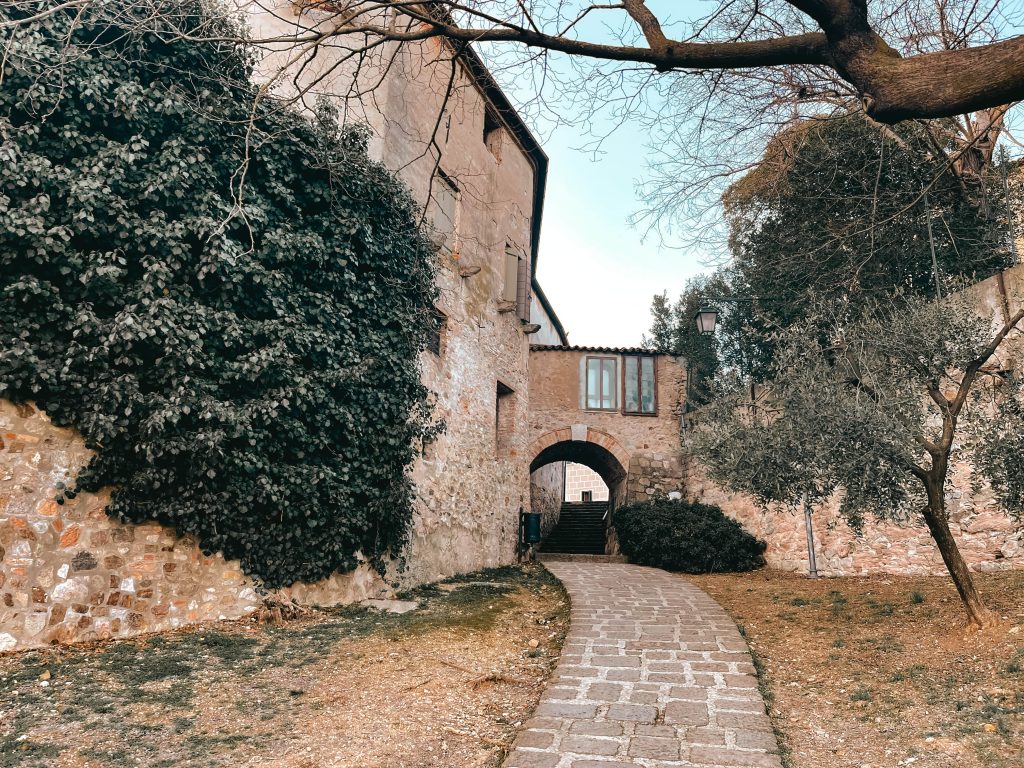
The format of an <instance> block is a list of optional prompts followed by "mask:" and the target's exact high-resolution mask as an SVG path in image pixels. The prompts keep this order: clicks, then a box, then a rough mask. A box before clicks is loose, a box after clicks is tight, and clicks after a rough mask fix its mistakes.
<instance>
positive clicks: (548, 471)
mask: <svg viewBox="0 0 1024 768" xmlns="http://www.w3.org/2000/svg"><path fill="white" fill-rule="evenodd" d="M564 498H565V462H564V461H556V462H554V463H553V464H548V465H547V466H544V467H541V468H540V469H538V470H537V471H536V472H533V473H532V474H531V475H530V511H531V512H537V513H539V514H540V533H541V538H547V535H548V534H549V533H550V532H551V529H552V528H554V527H555V524H556V523H557V522H558V515H559V513H560V512H561V510H562V500H563V499H564Z"/></svg>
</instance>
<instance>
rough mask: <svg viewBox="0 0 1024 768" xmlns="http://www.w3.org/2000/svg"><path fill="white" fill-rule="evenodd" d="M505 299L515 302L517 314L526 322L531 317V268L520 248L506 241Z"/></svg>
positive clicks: (503, 291) (503, 288)
mask: <svg viewBox="0 0 1024 768" xmlns="http://www.w3.org/2000/svg"><path fill="white" fill-rule="evenodd" d="M501 298H502V300H503V301H511V302H515V305H516V314H517V315H518V316H519V318H520V319H521V320H523V321H524V322H528V321H529V319H530V270H529V264H528V262H527V260H526V259H525V258H523V256H522V255H520V252H519V249H518V248H516V247H515V246H514V245H513V244H512V243H505V282H504V285H503V286H502V289H501Z"/></svg>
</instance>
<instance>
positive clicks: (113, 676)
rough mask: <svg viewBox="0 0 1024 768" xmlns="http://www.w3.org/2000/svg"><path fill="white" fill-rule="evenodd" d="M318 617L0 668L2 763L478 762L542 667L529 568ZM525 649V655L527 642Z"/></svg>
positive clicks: (59, 766)
mask: <svg viewBox="0 0 1024 768" xmlns="http://www.w3.org/2000/svg"><path fill="white" fill-rule="evenodd" d="M408 597H409V598H410V599H414V600H419V601H420V602H421V607H420V608H419V609H417V610H415V611H413V612H411V613H406V614H403V615H394V614H386V613H381V612H377V611H371V610H365V609H353V608H349V609H339V610H332V611H323V612H317V613H315V614H313V615H310V616H306V617H303V618H300V619H297V620H293V621H289V622H286V623H284V624H283V625H280V626H268V625H265V624H258V623H255V622H237V623H230V624H228V623H225V624H218V625H210V626H206V627H203V628H200V629H198V630H195V629H193V630H189V631H182V632H177V633H171V634H164V635H150V636H147V637H143V638H139V639H137V640H130V641H117V642H106V643H98V644H94V645H90V646H79V647H73V648H70V649H64V650H62V651H56V650H53V651H50V650H47V651H44V652H28V653H21V654H13V655H7V656H3V657H0V766H3V767H4V768H8V767H12V768H13V766H18V768H42V767H43V766H45V767H46V768H101V767H102V768H125V767H126V766H146V767H147V768H157V767H158V766H159V767H162V768H171V767H172V766H173V767H174V768H178V766H202V767H203V768H217V767H219V766H225V767H226V766H232V768H236V767H238V768H271V767H272V768H328V767H329V768H428V767H431V766H437V767H438V768H441V767H442V766H443V768H485V767H486V768H489V767H492V766H497V765H499V764H500V762H501V759H502V757H503V756H504V754H505V752H506V751H507V747H508V746H509V745H510V744H511V742H512V740H513V738H514V736H515V733H516V730H517V728H518V726H519V725H520V724H521V722H522V721H524V720H526V719H527V718H528V717H529V715H530V713H531V712H532V711H533V708H534V707H535V706H536V703H537V700H538V698H539V696H540V693H541V690H542V689H543V685H544V681H545V680H546V679H547V677H548V675H549V673H550V669H551V667H552V665H553V663H554V662H555V661H556V660H557V656H558V654H559V651H560V648H561V643H562V640H563V638H564V634H565V631H566V629H567V626H568V607H569V602H568V597H567V596H566V594H565V592H564V591H563V590H562V588H561V585H560V584H559V583H558V582H557V581H555V579H554V578H553V577H551V576H550V574H548V573H547V571H545V570H544V569H543V568H541V567H539V566H534V567H527V568H505V569H498V570H492V571H484V572H480V573H476V574H472V575H470V576H464V577H461V578H459V579H455V580H452V581H449V582H446V583H441V584H437V585H431V586H427V587H422V588H419V589H417V590H415V591H414V592H412V593H411V594H410V595H409V596H408ZM530 640H536V641H538V646H539V647H538V648H537V649H531V648H530Z"/></svg>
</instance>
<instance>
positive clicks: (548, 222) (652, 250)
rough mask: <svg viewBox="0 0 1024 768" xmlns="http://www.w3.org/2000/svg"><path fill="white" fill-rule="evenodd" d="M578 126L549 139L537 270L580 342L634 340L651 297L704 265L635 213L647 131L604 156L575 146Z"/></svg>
mask: <svg viewBox="0 0 1024 768" xmlns="http://www.w3.org/2000/svg"><path fill="white" fill-rule="evenodd" d="M575 141H577V139H576V138H575V136H574V132H573V130H572V129H571V128H559V129H557V130H556V131H555V134H554V135H553V136H552V137H551V138H550V139H549V140H548V141H546V142H545V144H544V149H545V150H546V151H547V153H548V155H549V157H550V159H551V162H550V168H549V172H548V191H547V199H546V204H545V207H544V222H543V227H542V230H541V244H540V257H539V261H538V264H537V277H538V280H539V282H540V284H541V287H543V289H544V293H545V294H547V296H548V298H549V299H550V300H551V303H552V305H553V306H554V308H555V311H556V312H557V313H558V316H559V318H560V319H561V321H562V324H563V325H564V326H565V329H566V330H567V331H568V332H569V340H570V341H571V342H572V343H573V344H597V345H611V346H633V345H638V344H639V343H640V339H641V337H642V336H643V334H644V333H645V332H646V331H647V330H648V328H649V327H650V319H651V313H650V307H651V297H652V296H654V294H656V293H661V292H662V291H664V290H668V292H669V295H677V294H678V293H679V291H680V290H681V289H682V287H683V283H684V282H685V281H686V279H687V278H688V277H691V276H692V275H695V274H697V273H698V272H700V271H701V270H702V269H703V268H704V267H705V264H703V263H702V262H703V259H702V257H701V255H700V254H698V253H695V252H694V251H692V250H678V249H674V248H667V247H662V246H661V244H660V242H659V240H660V238H659V237H658V236H657V235H651V236H650V237H647V238H646V241H645V238H644V237H643V235H644V232H643V231H642V230H639V229H637V228H634V227H632V226H631V225H630V224H629V222H628V219H629V217H630V216H631V215H632V214H634V213H635V212H637V211H638V210H640V209H641V208H642V207H643V203H642V201H641V200H639V199H638V197H637V195H636V192H635V183H634V182H635V181H636V180H637V179H638V178H639V176H640V175H641V174H642V173H643V171H644V162H643V156H644V153H645V151H646V148H645V144H644V137H643V136H640V135H638V134H637V133H636V131H635V130H633V129H631V128H629V127H626V128H623V129H621V130H620V131H619V132H617V133H615V134H614V135H613V136H612V137H611V139H609V140H608V142H607V143H606V145H605V147H604V149H605V150H606V151H605V153H604V154H603V155H602V156H601V157H600V158H599V159H597V160H596V161H595V160H594V159H593V157H592V155H591V154H589V153H585V152H581V151H578V150H576V149H573V146H574V142H575Z"/></svg>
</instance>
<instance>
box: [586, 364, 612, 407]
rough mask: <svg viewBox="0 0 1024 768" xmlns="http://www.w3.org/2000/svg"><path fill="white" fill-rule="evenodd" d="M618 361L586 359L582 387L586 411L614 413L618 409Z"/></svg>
mask: <svg viewBox="0 0 1024 768" xmlns="http://www.w3.org/2000/svg"><path fill="white" fill-rule="evenodd" d="M617 372H618V361H617V360H616V359H615V358H614V357H588V358H587V367H586V372H585V377H586V378H585V381H584V387H586V390H585V392H586V404H587V409H588V410H592V411H614V410H616V409H617V408H618V387H617V386H616V383H617V379H618V376H617Z"/></svg>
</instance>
